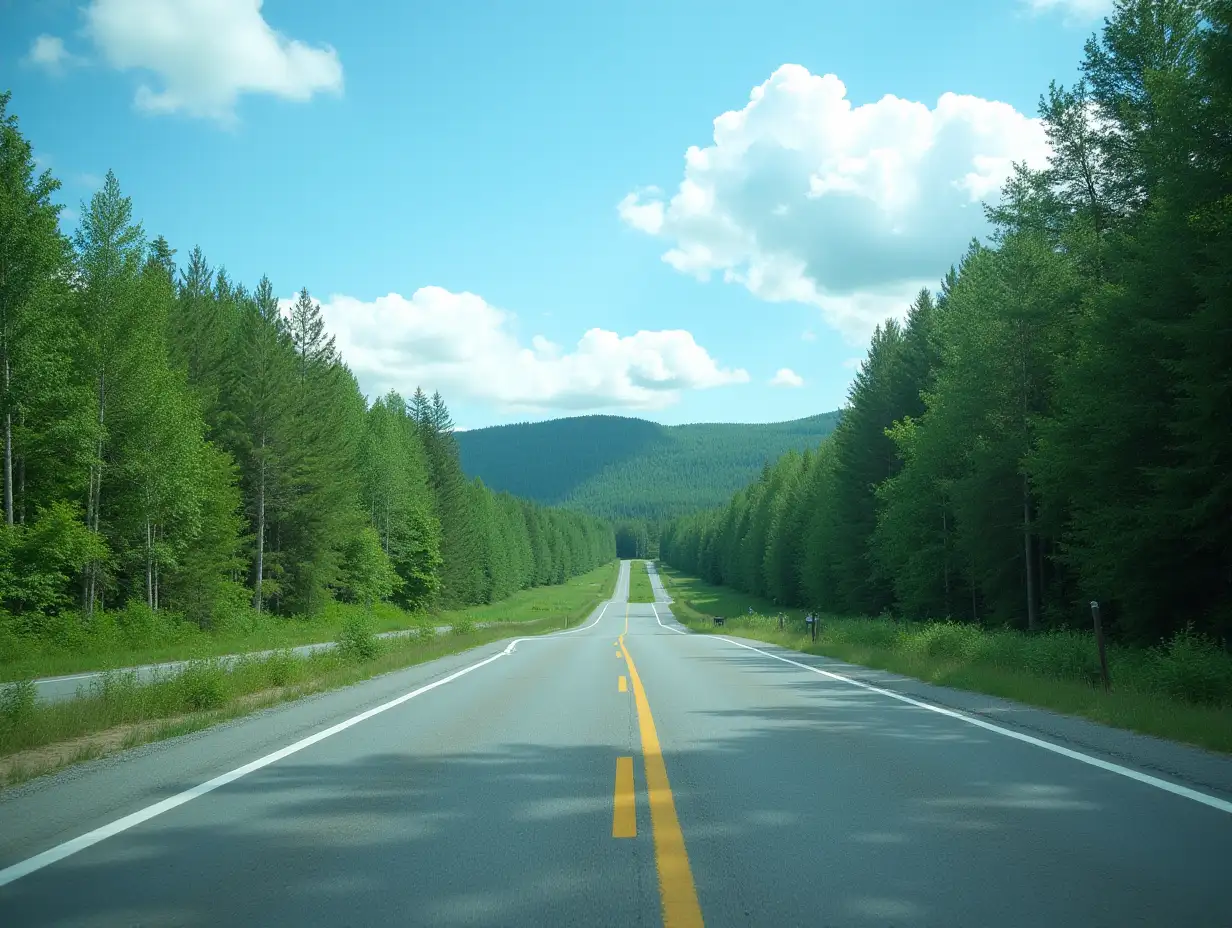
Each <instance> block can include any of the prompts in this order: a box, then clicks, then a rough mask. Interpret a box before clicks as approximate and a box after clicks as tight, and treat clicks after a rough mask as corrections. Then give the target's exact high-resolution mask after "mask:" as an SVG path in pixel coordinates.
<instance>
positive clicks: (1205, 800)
mask: <svg viewBox="0 0 1232 928" xmlns="http://www.w3.org/2000/svg"><path fill="white" fill-rule="evenodd" d="M710 637H712V638H717V639H718V640H719V641H726V642H728V643H729V644H734V645H736V646H737V647H739V648H744V649H745V650H748V651H756V652H757V653H758V654H762V655H765V656H766V657H772V658H774V659H775V660H776V661H782V662H783V663H784V664H791V665H792V666H794V667H799V668H801V669H802V670H809V671H812V672H813V673H815V674H818V675H820V676H823V677H829V678H830V679H832V680H839V681H841V682H843V683H850V684H851V685H852V686H858V687H860V689H863V690H868V691H869V692H872V693H879V694H880V695H882V696H889V697H890V698H891V699H897V700H898V701H899V702H905V703H908V704H909V705H912V706H918V707H919V708H921V709H927V710H928V711H929V712H936V713H937V714H938V715H945V716H948V717H950V718H952V719H958V721H960V722H966V723H967V724H968V725H974V726H975V727H976V728H983V729H984V730H986V731H991V732H995V733H996V734H998V735H1004V736H1005V737H1006V738H1013V739H1014V740H1015V741H1022V742H1024V743H1026V744H1031V745H1034V746H1035V747H1037V748H1043V749H1044V750H1045V751H1052V752H1053V753H1054V754H1060V755H1061V756H1063V757H1068V758H1070V759H1071V760H1076V761H1079V762H1080V763H1083V764H1089V765H1090V766H1092V767H1098V768H1099V769H1101V770H1107V771H1109V772H1110V773H1115V774H1119V775H1120V776H1123V777H1128V778H1129V779H1131V780H1137V781H1138V782H1139V783H1145V784H1146V785H1147V786H1154V787H1155V788H1156V789H1162V790H1164V791H1165V792H1168V793H1172V794H1173V795H1176V796H1181V797H1183V798H1185V799H1192V800H1193V801H1194V802H1200V803H1202V804H1203V805H1205V806H1210V807H1211V808H1212V809H1218V810H1219V811H1220V812H1228V813H1232V802H1228V801H1227V800H1226V799H1219V798H1218V797H1216V796H1209V795H1207V794H1206V793H1200V792H1198V791H1197V790H1195V789H1190V788H1189V787H1187V786H1181V785H1180V784H1178V783H1169V782H1168V781H1167V780H1161V779H1159V778H1158V777H1153V776H1151V775H1150V774H1148V773H1141V772H1139V771H1137V770H1132V769H1130V768H1129V767H1122V766H1121V765H1120V764H1114V763H1112V762H1111V761H1106V760H1101V759H1100V758H1098V757H1092V756H1091V755H1089V754H1082V753H1080V752H1078V751H1074V750H1071V749H1070V748H1066V747H1062V746H1061V745H1059V744H1053V743H1052V742H1051V741H1044V740H1043V739H1041V738H1033V737H1032V736H1031V735H1024V734H1022V733H1021V732H1017V731H1013V730H1011V729H1008V728H1002V727H1001V726H1000V725H994V724H992V723H991V722H985V721H984V720H983V719H977V718H974V717H973V716H970V715H967V714H966V713H963V712H957V711H955V710H953V709H946V708H943V707H942V706H935V705H933V704H932V703H927V702H923V701H922V700H919V699H912V698H911V697H910V696H904V695H903V694H902V693H896V692H894V691H893V690H887V689H883V688H882V687H880V686H873V685H872V684H871V683H863V682H861V681H860V680H853V679H852V678H851V677H844V676H843V675H842V674H841V673H834V672H833V671H830V670H822V669H820V668H819V667H812V666H810V665H808V664H804V663H801V662H800V661H793V660H792V659H791V658H789V657H783V656H782V655H779V654H772V653H770V652H769V651H763V650H762V649H761V648H755V647H753V646H752V645H749V644H744V643H743V642H740V641H734V640H732V639H731V638H726V637H724V636H722V635H711V636H710ZM629 670H630V672H632V670H633V665H632V663H630V665H629Z"/></svg>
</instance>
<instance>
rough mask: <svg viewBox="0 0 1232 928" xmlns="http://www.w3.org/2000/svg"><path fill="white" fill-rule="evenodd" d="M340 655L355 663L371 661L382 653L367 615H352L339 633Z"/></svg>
mask: <svg viewBox="0 0 1232 928" xmlns="http://www.w3.org/2000/svg"><path fill="white" fill-rule="evenodd" d="M337 644H338V653H339V654H340V655H341V656H342V658H343V659H344V660H347V661H351V662H354V663H361V662H363V661H370V660H372V659H373V658H374V657H376V656H377V654H378V653H380V650H381V645H380V642H379V641H378V640H377V637H376V635H375V634H374V633H373V631H372V623H371V622H370V621H369V620H368V617H367V616H365V615H359V614H355V615H351V616H350V617H349V618H347V620H346V621H345V622H344V623H343V625H342V629H341V630H340V631H339V632H338V640H337Z"/></svg>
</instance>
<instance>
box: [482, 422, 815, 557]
mask: <svg viewBox="0 0 1232 928" xmlns="http://www.w3.org/2000/svg"><path fill="white" fill-rule="evenodd" d="M838 418H839V415H838V413H834V412H830V413H823V414H821V415H817V416H810V417H808V418H806V419H797V420H794V421H790V422H772V423H764V424H763V423H756V424H752V423H750V424H736V423H697V424H690V425H673V426H665V425H659V424H658V423H655V422H648V421H646V420H644V419H633V418H626V417H623V416H576V417H573V418H568V419H554V420H551V421H548V422H535V423H518V424H515V425H501V426H493V427H491V428H486V429H476V430H474V431H469V432H461V433H459V434H458V444H459V446H460V448H461V453H462V466H463V468H464V469H465V470H466V472H467V473H468V474H469V475H471V476H472V477H479V478H481V479H482V480H483V481H484V482H485V483H486V484H487V485H488V486H491V487H494V488H498V489H502V490H508V491H509V492H511V493H516V494H518V495H519V496H524V497H527V498H529V499H534V500H537V501H539V502H542V503H555V504H560V505H562V506H564V507H567V508H569V509H574V510H581V511H582V512H588V513H590V514H591V515H595V516H599V517H601V518H605V519H611V520H613V521H615V522H616V523H617V529H616V531H617V546H618V548H619V550H620V553H621V556H622V557H647V556H649V555H651V554H652V553H653V551H654V543H655V539H656V538H657V536H658V533H659V530H660V527H661V526H662V525H663V524H665V523H666V522H667V521H668V520H670V519H672V518H674V517H676V516H680V515H684V514H685V513H689V512H695V511H697V510H699V509H707V508H711V507H714V506H718V505H720V504H722V502H723V501H724V500H725V499H726V498H727V497H728V496H729V495H730V494H732V493H734V492H735V491H736V490H738V489H739V488H740V487H741V486H742V485H743V484H745V483H747V482H748V481H749V480H751V479H752V478H753V477H755V476H756V475H757V473H758V471H759V470H760V469H761V468H762V466H763V465H764V464H766V463H767V462H768V461H773V460H775V459H776V458H777V457H778V456H779V455H781V454H783V453H784V452H786V451H789V450H793V449H794V450H803V449H806V448H810V447H812V446H814V445H816V444H817V442H818V441H820V440H821V439H822V438H824V437H825V436H827V435H829V434H830V433H831V432H832V431H833V430H834V427H835V425H836V424H837V423H838ZM545 449H548V450H547V452H546V453H545Z"/></svg>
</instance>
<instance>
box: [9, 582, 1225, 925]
mask: <svg viewBox="0 0 1232 928" xmlns="http://www.w3.org/2000/svg"><path fill="white" fill-rule="evenodd" d="M628 574H629V565H628V563H625V564H622V567H621V573H620V580H619V581H618V586H617V590H616V592H615V595H614V596H613V599H612V600H611V601H610V602H607V603H605V604H604V605H603V606H601V607H600V608H599V609H597V610H596V611H595V613H594V615H593V616H592V617H591V619H590V620H589V621H588V622H587V623H584V624H583V625H582V626H579V627H578V628H575V629H572V630H570V631H567V632H562V633H557V634H554V635H550V636H544V637H537V638H528V639H521V640H519V639H510V640H508V641H503V642H498V643H494V644H490V645H485V646H483V647H480V648H476V649H473V650H472V651H469V652H467V653H465V654H460V655H453V656H450V657H446V658H442V659H441V660H438V661H433V662H431V663H429V664H423V665H419V666H416V667H412V668H408V669H406V670H403V671H399V672H396V673H391V674H387V675H385V676H382V677H378V678H375V679H373V680H369V681H366V682H364V683H360V684H356V685H355V686H351V687H347V688H345V689H342V690H337V691H333V692H329V693H324V694H320V695H318V696H314V697H311V698H307V699H303V700H299V701H297V702H294V703H289V704H285V705H281V706H278V707H275V708H273V709H270V710H268V711H264V712H262V713H259V714H257V715H255V716H251V717H248V718H245V719H241V720H238V721H236V722H234V723H230V724H227V725H223V726H219V727H217V728H214V729H210V730H208V731H204V732H198V733H196V734H193V735H189V736H185V737H182V738H177V739H172V740H170V741H165V742H160V743H157V744H151V745H146V746H144V747H141V748H137V749H134V750H132V751H128V752H125V753H123V754H121V755H117V756H115V757H112V758H108V759H103V760H99V761H92V762H89V763H86V764H83V765H80V766H78V767H76V768H73V769H70V770H67V771H64V772H63V773H61V774H58V775H54V776H49V777H44V778H41V779H39V780H35V781H32V782H31V783H29V784H27V785H25V786H23V787H19V788H16V789H12V790H7V791H4V792H0V925H5V926H7V925H14V926H17V925H20V926H23V928H24V926H37V925H75V926H76V925H90V926H95V925H136V924H142V925H164V924H174V925H262V926H282V925H286V926H296V928H299V926H313V925H355V926H368V925H372V926H377V925H393V924H397V925H425V926H426V925H432V926H462V925H466V926H476V925H483V926H489V925H490V926H527V928H532V926H533V928H540V926H555V925H565V926H572V925H587V926H590V925H605V926H606V925H611V926H632V925H660V924H668V925H671V926H697V925H701V924H705V925H709V926H745V925H757V926H762V925H764V926H772V928H778V926H842V928H847V926H858V928H887V926H896V928H964V926H970V928H992V926H997V928H1041V926H1048V928H1052V926H1058V928H1066V926H1075V928H1078V926H1081V928H1089V926H1109V928H1113V926H1115V928H1125V926H1139V925H1149V926H1167V928H1172V926H1184V928H1206V926H1212V928H1214V926H1218V928H1227V926H1229V925H1232V894H1229V893H1228V892H1227V882H1228V879H1227V877H1228V864H1229V861H1232V760H1229V759H1228V758H1226V757H1222V756H1216V755H1212V754H1207V753H1205V752H1201V751H1197V750H1192V749H1188V748H1184V747H1180V746H1177V745H1172V744H1167V743H1164V742H1160V741H1157V740H1155V739H1149V738H1143V737H1139V736H1135V735H1131V734H1127V733H1125V732H1119V731H1114V730H1112V729H1107V728H1103V727H1101V726H1098V725H1094V724H1092V723H1087V722H1083V721H1080V720H1075V719H1066V718H1062V717H1059V716H1054V715H1052V714H1050V713H1046V712H1042V711H1039V710H1034V709H1030V708H1027V707H1023V706H1018V705H1015V704H1012V703H1008V702H1005V701H1002V700H996V699H993V698H991V697H984V696H978V695H975V694H970V693H962V692H958V691H954V690H947V689H943V688H940V687H931V686H928V685H926V684H923V683H919V682H916V681H909V680H905V679H902V678H896V677H892V676H890V675H886V674H877V673H875V672H873V671H868V670H865V669H862V668H856V667H850V666H848V665H843V664H840V663H837V662H833V661H828V660H825V659H822V658H816V657H812V656H806V655H801V654H798V653H795V652H790V651H785V650H782V649H778V648H773V647H768V646H763V645H760V644H758V643H756V642H751V641H746V640H743V639H739V638H735V637H730V636H713V635H697V634H692V633H690V632H689V631H688V630H687V629H685V628H683V627H682V626H681V625H679V624H678V623H677V622H676V621H675V619H673V618H672V616H671V613H670V606H668V605H667V604H666V603H663V602H657V603H645V604H635V605H630V604H628V603H627V587H628ZM657 580H658V578H657V576H655V575H653V574H652V581H653V582H655V583H656V587H655V589H656V591H657V592H659V593H660V598H662V599H666V596H664V595H663V594H662V587H661V585H658V584H657Z"/></svg>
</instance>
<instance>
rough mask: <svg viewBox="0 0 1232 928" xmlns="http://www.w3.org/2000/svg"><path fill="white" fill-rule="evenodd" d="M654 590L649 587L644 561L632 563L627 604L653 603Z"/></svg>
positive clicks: (648, 575) (648, 577)
mask: <svg viewBox="0 0 1232 928" xmlns="http://www.w3.org/2000/svg"><path fill="white" fill-rule="evenodd" d="M654 601H655V597H654V588H653V587H652V586H651V585H650V574H649V573H648V572H647V571H646V562H645V561H634V562H633V563H632V564H631V565H630V570H629V602H631V603H653V602H654Z"/></svg>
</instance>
